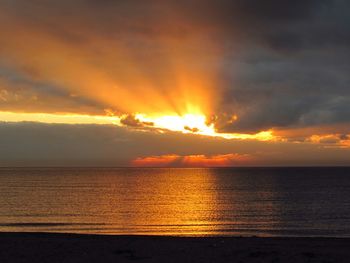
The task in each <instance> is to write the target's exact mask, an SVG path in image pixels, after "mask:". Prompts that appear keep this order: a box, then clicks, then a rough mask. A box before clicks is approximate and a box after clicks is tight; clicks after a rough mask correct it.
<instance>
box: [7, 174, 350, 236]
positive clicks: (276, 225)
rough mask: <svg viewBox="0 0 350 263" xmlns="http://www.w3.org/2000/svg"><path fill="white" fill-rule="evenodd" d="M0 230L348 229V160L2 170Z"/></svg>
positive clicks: (295, 232) (340, 232) (322, 232)
mask: <svg viewBox="0 0 350 263" xmlns="http://www.w3.org/2000/svg"><path fill="white" fill-rule="evenodd" d="M0 231H21V232H22V231H32V232H33V231H34V232H68V233H94V234H123V235H124V234H125V235H131V234H141V235H180V236H183V235H191V236H202V235H209V236H217V235H219V236H223V235H227V236H239V235H241V236H252V235H256V236H337V237H349V236H350V168H219V169H214V168H203V169H202V168H198V169H180V168H154V169H153V168H146V169H144V168H64V169H63V168H2V169H0Z"/></svg>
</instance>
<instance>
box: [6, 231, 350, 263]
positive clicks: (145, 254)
mask: <svg viewBox="0 0 350 263" xmlns="http://www.w3.org/2000/svg"><path fill="white" fill-rule="evenodd" d="M0 262H3V263H5V262H50V263H55V262H247V263H250V262H271V263H278V262H293V263H298V262H322V263H330V262H350V239H345V238H259V237H161V236H102V235H76V234H43V233H0Z"/></svg>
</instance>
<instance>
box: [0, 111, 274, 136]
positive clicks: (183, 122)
mask: <svg viewBox="0 0 350 263" xmlns="http://www.w3.org/2000/svg"><path fill="white" fill-rule="evenodd" d="M134 116H135V119H136V120H137V121H139V122H140V123H141V124H143V125H144V126H143V127H144V128H149V129H150V130H151V129H162V130H169V131H175V132H181V133H185V134H197V135H202V136H211V137H221V138H224V139H242V140H260V141H269V140H274V139H275V136H274V135H273V133H272V131H262V132H259V133H256V134H244V133H219V132H217V131H216V130H215V127H214V124H213V123H211V124H208V122H207V118H206V116H205V115H204V114H199V113H193V114H190V113H189V114H185V115H183V116H180V115H175V114H174V115H165V116H162V115H159V116H148V115H146V114H141V113H138V114H135V115H134ZM122 117H123V116H103V115H80V114H57V113H55V114H54V113H15V112H0V121H5V122H22V121H26V122H42V123H62V124H112V125H117V126H128V125H124V124H123V123H122V121H121V119H122ZM130 128H132V127H130Z"/></svg>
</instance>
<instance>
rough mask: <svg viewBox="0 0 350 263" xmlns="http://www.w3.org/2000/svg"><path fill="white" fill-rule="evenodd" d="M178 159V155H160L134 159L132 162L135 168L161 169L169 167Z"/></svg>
mask: <svg viewBox="0 0 350 263" xmlns="http://www.w3.org/2000/svg"><path fill="white" fill-rule="evenodd" d="M179 158H180V156H179V155H176V154H172V155H160V156H148V157H140V158H136V159H135V160H133V161H132V165H133V166H137V167H163V166H169V165H171V164H172V163H174V162H176V161H177V160H178V159H179Z"/></svg>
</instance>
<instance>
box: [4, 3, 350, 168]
mask: <svg viewBox="0 0 350 263" xmlns="http://www.w3.org/2000/svg"><path fill="white" fill-rule="evenodd" d="M349 10H350V2H349V1H347V0H333V1H332V0H290V1H289V0H285V1H281V0H216V1H212V0H147V1H146V0H145V1H138V0H74V1H72V0H60V1H54V0H52V1H50V0H31V1H28V0H0V166H13V165H16V166H64V165H67V166H236V165H243V166H246V165H248V166H251V165H259V166H264V165H303V166H304V165H350V74H349V72H350V31H349V28H350V15H349V14H350V13H349Z"/></svg>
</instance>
